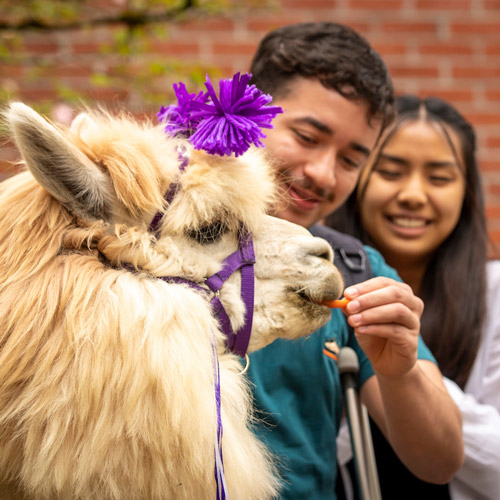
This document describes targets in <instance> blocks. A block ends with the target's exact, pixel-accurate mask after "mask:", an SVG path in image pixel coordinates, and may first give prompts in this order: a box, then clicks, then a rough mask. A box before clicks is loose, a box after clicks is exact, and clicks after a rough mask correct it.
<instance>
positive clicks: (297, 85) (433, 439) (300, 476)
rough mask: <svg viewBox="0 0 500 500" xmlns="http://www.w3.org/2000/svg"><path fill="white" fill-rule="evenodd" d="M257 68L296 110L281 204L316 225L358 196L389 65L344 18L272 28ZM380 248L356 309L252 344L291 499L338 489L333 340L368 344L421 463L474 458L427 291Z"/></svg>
mask: <svg viewBox="0 0 500 500" xmlns="http://www.w3.org/2000/svg"><path fill="white" fill-rule="evenodd" d="M251 73H252V74H253V79H252V83H255V84H256V85H257V87H258V88H259V89H261V90H262V91H264V92H266V93H269V94H271V95H272V96H273V104H274V105H279V106H281V107H282V108H283V110H284V113H283V114H281V115H279V116H277V117H276V118H275V120H274V122H273V125H274V129H272V130H270V131H269V132H268V137H267V139H266V141H265V142H266V150H267V151H268V153H269V155H270V157H271V159H272V161H273V162H274V163H275V164H276V172H277V176H278V179H279V181H280V184H281V186H282V188H283V189H282V191H283V200H282V202H281V204H280V205H279V206H278V207H277V210H276V215H277V216H279V217H281V218H284V219H287V220H289V221H291V222H295V223H297V224H301V225H302V226H305V227H311V226H312V225H313V224H315V223H317V222H318V221H320V220H321V219H323V218H324V217H326V216H327V215H328V214H329V213H331V212H333V211H335V210H336V209H337V208H338V207H339V206H341V205H342V204H343V203H344V202H345V201H346V199H347V198H348V196H349V195H350V193H351V192H352V190H353V189H354V187H355V185H356V182H357V180H358V176H359V173H360V171H361V168H362V166H363V164H364V162H365V160H366V158H367V156H368V154H369V152H370V151H371V150H372V148H373V147H374V145H375V143H376V141H377V138H378V137H379V135H380V133H381V131H382V130H383V127H384V126H385V125H386V124H387V123H388V122H389V121H390V120H391V118H392V113H393V109H392V105H393V90H392V85H391V82H390V78H389V75H388V73H387V70H386V68H385V65H384V64H383V62H382V60H381V59H380V56H379V55H378V54H377V53H376V52H374V51H373V49H371V48H370V46H369V45H368V43H367V42H366V41H365V40H364V39H363V38H361V37H360V36H359V35H358V34H357V33H355V32H354V31H353V30H351V29H350V28H348V27H345V26H342V25H339V24H335V23H301V24H297V25H290V26H285V27H282V28H279V29H277V30H275V31H273V32H271V33H269V34H268V35H267V36H266V37H265V38H264V39H263V40H262V42H261V44H260V46H259V48H258V50H257V52H256V54H255V57H254V60H253V62H252V66H251ZM368 256H369V258H370V263H371V267H372V269H373V274H374V276H376V277H374V278H373V279H370V280H368V281H365V282H363V283H359V284H356V285H355V286H351V287H348V288H347V289H346V290H345V296H346V297H347V298H349V299H351V301H350V303H349V305H348V306H347V308H346V311H345V316H344V315H343V314H342V313H341V312H339V310H333V311H332V318H331V320H330V322H329V323H328V324H327V325H326V326H325V327H323V328H321V329H320V330H319V331H318V332H316V333H315V334H314V335H312V336H311V337H310V338H309V339H303V340H299V341H296V342H286V341H281V340H278V341H275V342H274V343H273V344H271V345H270V346H268V347H266V348H265V349H263V350H261V351H258V352H256V353H254V354H252V356H251V358H252V361H251V363H250V370H249V375H250V377H251V378H252V380H253V381H254V383H255V402H256V407H257V411H258V416H259V417H260V418H262V419H263V420H264V421H265V422H267V424H268V425H261V426H259V428H258V432H259V433H260V435H261V437H262V438H263V439H264V440H265V441H266V442H267V443H268V445H269V447H270V448H271V450H272V451H273V452H274V453H275V454H277V456H278V459H279V460H280V465H281V470H282V473H283V476H284V477H283V479H284V481H283V483H284V492H283V496H282V498H284V499H289V500H292V499H293V500H299V499H308V500H320V499H321V500H326V499H330V500H331V499H334V498H335V492H334V490H335V475H336V450H335V436H336V435H337V432H338V427H339V424H340V419H341V414H342V401H341V388H340V381H339V375H338V370H337V366H336V363H335V361H334V360H333V359H331V358H330V357H327V356H325V355H324V354H323V347H324V343H325V341H331V342H334V344H333V345H334V346H339V347H342V346H344V345H351V346H352V347H353V348H354V349H355V350H356V351H357V353H358V356H359V359H360V367H361V368H360V376H359V383H360V386H361V392H360V393H361V398H362V401H363V402H364V403H365V404H366V406H367V408H368V411H369V413H370V415H371V416H372V418H373V419H374V420H375V421H376V422H377V424H378V425H379V427H380V428H381V429H382V430H383V431H384V433H385V434H386V436H388V438H389V440H390V442H391V444H392V446H393V448H394V449H395V451H396V452H397V453H398V455H399V456H400V458H401V459H402V460H403V462H404V463H405V464H406V465H407V466H408V467H409V468H410V469H411V470H412V471H413V472H414V474H416V475H417V476H419V477H421V478H422V479H425V480H427V481H431V482H436V483H444V482H447V481H448V480H449V479H450V478H451V477H452V476H453V474H454V473H455V472H456V471H457V469H458V468H459V467H460V465H461V463H462V461H463V444H462V436H461V420H460V414H459V412H458V410H457V408H456V407H455V405H454V404H453V402H452V400H451V399H450V398H449V396H448V394H447V392H446V389H445V387H444V385H443V382H442V377H441V374H440V372H439V370H438V368H437V366H436V364H435V363H434V361H433V358H432V356H431V354H430V353H429V351H428V350H427V348H426V347H425V346H424V345H422V344H421V343H420V344H419V336H418V333H419V328H420V315H421V313H422V310H423V303H422V301H421V300H420V299H419V298H417V297H415V296H414V295H413V293H412V291H411V289H410V287H408V286H407V285H405V284H403V283H401V282H400V281H399V278H398V277H397V275H396V273H395V272H394V271H393V270H392V269H391V268H389V267H388V266H387V265H386V264H385V262H384V261H383V259H382V258H381V256H380V255H379V254H378V253H376V252H375V251H372V250H369V251H368ZM347 323H348V324H349V325H350V326H351V327H353V328H354V332H355V339H354V338H353V336H352V335H349V329H348V325H347ZM417 358H419V359H417ZM370 363H371V366H370ZM256 480H258V478H256ZM402 498H404V493H403V492H402Z"/></svg>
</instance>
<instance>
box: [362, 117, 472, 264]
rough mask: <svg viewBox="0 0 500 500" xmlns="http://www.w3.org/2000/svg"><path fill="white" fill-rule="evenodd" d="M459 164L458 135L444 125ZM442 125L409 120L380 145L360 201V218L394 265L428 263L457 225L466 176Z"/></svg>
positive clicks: (376, 243)
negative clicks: (382, 145)
mask: <svg viewBox="0 0 500 500" xmlns="http://www.w3.org/2000/svg"><path fill="white" fill-rule="evenodd" d="M447 131H448V134H449V136H450V138H451V141H452V143H453V145H454V147H455V150H456V151H457V153H458V155H459V161H460V162H461V163H463V159H462V153H461V147H460V142H459V138H458V136H457V134H456V133H455V132H454V131H453V130H451V129H450V128H449V127H448V128H447ZM462 172H463V170H462V168H461V166H460V165H459V164H458V163H457V159H456V158H455V155H454V154H453V151H452V149H451V148H450V145H449V143H448V141H447V140H446V138H445V136H444V133H443V131H442V130H441V128H440V127H439V126H438V125H436V124H432V123H427V122H425V121H422V120H418V121H414V122H408V123H406V124H404V125H402V127H401V128H400V129H399V130H398V131H396V133H395V134H394V135H393V136H392V138H391V139H390V140H389V141H388V143H387V144H386V145H385V147H384V148H383V150H382V152H381V155H380V158H379V160H378V162H377V164H376V165H375V167H374V169H373V171H372V173H371V175H370V176H369V177H368V185H367V188H366V191H365V194H364V197H363V199H362V200H361V206H360V210H361V221H362V224H363V227H364V228H365V230H366V231H367V232H368V234H369V235H370V237H371V238H372V240H373V242H374V244H375V246H376V247H377V248H378V249H379V250H380V251H381V253H382V254H383V255H384V257H385V258H386V260H387V261H388V262H389V263H390V264H391V265H392V266H394V267H396V268H397V267H398V264H399V263H406V264H408V263H411V262H412V261H415V262H416V261H423V262H426V261H427V260H428V258H429V257H430V255H431V254H432V252H434V250H436V248H437V247H439V245H440V244H441V243H442V242H443V241H444V240H445V239H446V238H447V237H448V236H449V235H450V233H451V232H452V231H453V229H454V228H455V226H456V224H457V222H458V219H459V217H460V212H461V209H462V203H463V200H464V194H465V179H464V175H463V173H462Z"/></svg>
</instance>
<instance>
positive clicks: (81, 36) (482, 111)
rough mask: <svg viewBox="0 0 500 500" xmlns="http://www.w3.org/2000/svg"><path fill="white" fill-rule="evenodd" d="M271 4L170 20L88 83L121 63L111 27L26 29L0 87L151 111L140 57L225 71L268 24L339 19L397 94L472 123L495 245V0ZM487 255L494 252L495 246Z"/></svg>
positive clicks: (2, 65) (499, 112) (499, 231)
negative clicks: (137, 50) (64, 92)
mask: <svg viewBox="0 0 500 500" xmlns="http://www.w3.org/2000/svg"><path fill="white" fill-rule="evenodd" d="M240 3H242V2H240ZM273 5H274V7H272V8H271V9H262V10H258V9H252V10H244V11H242V12H239V13H236V14H235V15H234V16H233V17H232V18H231V17H229V16H227V17H226V16H219V17H213V18H212V17H205V18H202V19H189V20H186V21H184V22H181V23H178V24H175V25H168V38H167V37H165V36H163V37H162V36H157V37H155V38H151V39H150V43H151V47H150V49H149V53H148V57H142V58H140V60H139V61H133V62H127V64H126V71H128V72H129V78H128V80H123V79H122V80H119V79H118V80H117V81H116V82H115V84H114V85H111V86H110V87H101V86H99V85H98V84H97V83H96V82H94V83H89V78H88V75H89V73H91V72H92V71H93V72H95V71H99V72H101V73H102V74H104V75H107V76H108V77H109V76H111V77H113V75H115V74H117V73H118V72H119V71H124V69H123V68H120V63H121V62H123V57H122V56H120V55H117V54H102V53H101V52H100V51H99V47H100V45H101V44H102V42H104V41H106V40H109V39H110V37H112V36H113V34H116V31H117V29H116V28H113V29H111V30H106V29H104V28H99V29H97V30H87V31H74V32H71V31H69V32H57V33H49V34H47V33H30V34H29V35H24V40H23V41H24V48H22V49H21V50H22V51H23V54H22V55H23V57H22V58H21V59H22V60H20V61H19V62H15V61H14V62H12V61H10V62H8V63H7V62H5V61H2V58H1V56H0V82H1V87H2V90H3V92H4V94H7V97H9V96H13V97H16V98H21V99H23V100H24V101H25V102H27V103H30V104H37V103H40V102H41V101H45V102H47V101H49V102H50V101H52V100H54V99H55V97H56V88H61V86H63V87H64V88H69V89H79V90H83V91H85V92H86V95H87V96H88V97H89V98H90V99H92V100H96V101H103V102H105V103H106V104H107V105H110V104H116V103H123V104H125V105H126V106H127V107H128V108H130V109H133V110H135V111H138V110H144V111H146V112H151V111H152V110H154V111H156V109H157V107H158V106H157V104H155V105H154V106H153V105H151V104H149V103H148V101H147V99H145V97H146V96H144V95H142V94H141V92H140V88H137V87H135V86H134V84H133V81H134V78H135V77H137V76H138V75H140V74H141V65H142V64H147V63H148V62H151V61H153V60H154V58H158V57H161V58H163V59H164V60H166V59H167V58H171V57H174V58H177V59H178V60H181V61H182V62H183V63H189V62H192V63H193V64H199V63H200V62H201V63H203V64H204V65H206V66H207V67H215V68H219V69H220V70H221V72H222V73H223V74H224V75H227V76H230V75H231V74H232V73H233V72H235V71H237V70H243V71H244V70H246V69H247V68H248V65H249V61H250V58H251V55H252V53H253V51H254V48H255V46H256V44H257V43H258V41H259V40H260V38H261V37H262V36H263V34H264V33H265V32H267V31H268V30H269V29H272V28H274V27H276V26H279V25H282V24H288V23H292V22H298V21H318V20H333V21H338V22H342V23H345V24H348V25H350V26H352V27H354V28H355V29H356V30H358V31H359V32H360V33H361V34H363V35H364V36H366V37H367V38H368V40H369V41H370V42H371V43H372V44H373V45H374V47H375V48H376V49H377V50H378V51H379V52H380V53H381V54H382V55H383V56H384V58H385V60H386V62H387V64H388V66H389V69H390V71H391V74H392V76H393V79H394V83H395V87H396V90H397V92H398V93H404V92H414V93H418V94H422V95H437V96H440V97H444V98H446V99H448V100H450V101H452V102H453V103H454V104H455V105H456V106H457V107H458V109H459V110H460V111H461V112H462V113H463V114H464V115H465V116H466V117H467V118H469V119H470V121H471V122H472V123H473V124H474V125H475V127H476V131H477V134H478V139H479V161H480V165H481V170H482V172H483V179H484V190H485V195H486V201H487V210H488V222H489V232H490V235H491V238H492V240H493V241H494V242H496V243H497V244H499V246H500V0H275V1H274V4H273ZM43 66H45V67H49V68H50V71H49V77H47V76H44V77H41V76H40V74H39V72H38V70H37V68H40V67H43ZM117 68H118V69H117ZM124 81H125V82H126V83H124ZM127 82H128V83H127ZM153 84H154V87H156V89H157V90H162V89H170V88H171V81H170V80H169V79H168V78H167V77H165V76H158V78H157V79H156V80H155V82H153ZM15 156H16V153H15V151H14V150H9V148H8V147H5V148H3V150H1V151H0V178H1V177H2V176H3V177H5V176H6V175H9V173H10V172H11V171H12V170H10V169H9V170H8V171H7V166H6V163H5V161H4V162H3V163H2V161H1V160H5V159H6V158H14V157H15ZM494 253H495V255H497V256H500V251H495V252H494Z"/></svg>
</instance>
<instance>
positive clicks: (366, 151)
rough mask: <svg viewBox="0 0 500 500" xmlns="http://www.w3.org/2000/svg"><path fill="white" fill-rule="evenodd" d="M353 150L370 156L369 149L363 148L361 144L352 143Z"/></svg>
mask: <svg viewBox="0 0 500 500" xmlns="http://www.w3.org/2000/svg"><path fill="white" fill-rule="evenodd" d="M351 148H352V149H354V151H358V152H359V153H362V154H364V155H365V156H369V154H370V149H369V148H367V147H366V146H363V144H359V143H357V142H354V143H352V144H351Z"/></svg>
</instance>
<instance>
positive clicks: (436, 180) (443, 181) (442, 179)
mask: <svg viewBox="0 0 500 500" xmlns="http://www.w3.org/2000/svg"><path fill="white" fill-rule="evenodd" d="M429 179H430V180H431V182H433V183H434V184H448V183H449V182H452V181H453V179H452V178H451V177H442V176H439V175H433V176H431V177H429Z"/></svg>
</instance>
